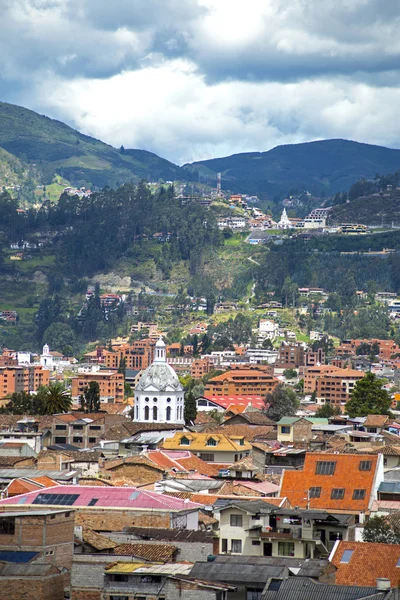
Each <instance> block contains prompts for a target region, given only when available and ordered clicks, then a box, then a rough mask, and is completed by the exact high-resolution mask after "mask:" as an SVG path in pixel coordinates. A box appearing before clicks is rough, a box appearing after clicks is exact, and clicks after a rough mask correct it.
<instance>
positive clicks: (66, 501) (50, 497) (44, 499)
mask: <svg viewBox="0 0 400 600" xmlns="http://www.w3.org/2000/svg"><path fill="white" fill-rule="evenodd" d="M78 498H79V494H38V495H37V496H36V498H35V499H34V501H33V502H32V504H46V505H52V504H53V505H57V506H72V504H73V503H74V502H75V500H77V499H78Z"/></svg>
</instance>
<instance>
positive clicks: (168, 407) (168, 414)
mask: <svg viewBox="0 0 400 600" xmlns="http://www.w3.org/2000/svg"><path fill="white" fill-rule="evenodd" d="M167 402H168V400H167ZM166 419H167V421H170V420H171V407H170V406H167V411H166Z"/></svg>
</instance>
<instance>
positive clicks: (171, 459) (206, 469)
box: [147, 450, 220, 476]
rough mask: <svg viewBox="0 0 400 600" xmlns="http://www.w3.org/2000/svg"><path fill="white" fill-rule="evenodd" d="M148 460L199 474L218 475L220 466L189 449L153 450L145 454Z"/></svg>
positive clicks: (159, 465) (166, 466)
mask: <svg viewBox="0 0 400 600" xmlns="http://www.w3.org/2000/svg"><path fill="white" fill-rule="evenodd" d="M147 457H148V459H149V460H150V461H152V462H153V463H155V464H156V465H157V466H158V467H163V468H165V469H168V470H172V469H178V470H179V471H196V472H197V473H200V475H207V476H212V475H218V474H219V471H220V467H219V466H218V465H212V464H209V463H206V462H205V461H204V460H202V459H201V458H199V457H198V456H196V455H195V454H193V453H192V452H190V451H189V450H183V451H181V450H178V451H174V450H162V451H161V450H154V451H151V452H149V453H148V454H147Z"/></svg>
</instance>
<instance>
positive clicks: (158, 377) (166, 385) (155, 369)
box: [136, 338, 183, 392]
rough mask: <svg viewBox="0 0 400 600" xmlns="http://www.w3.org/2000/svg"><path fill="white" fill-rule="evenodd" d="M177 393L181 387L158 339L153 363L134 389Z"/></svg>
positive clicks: (160, 340)
mask: <svg viewBox="0 0 400 600" xmlns="http://www.w3.org/2000/svg"><path fill="white" fill-rule="evenodd" d="M148 389H151V391H159V392H163V391H167V390H171V391H177V392H181V391H182V390H183V387H182V385H181V383H180V381H179V379H178V375H177V374H176V373H175V371H174V369H173V368H172V367H171V366H170V365H169V364H168V363H167V361H166V357H165V344H164V342H163V340H162V339H161V338H160V339H159V340H158V342H157V344H156V348H155V359H154V362H153V363H152V364H151V365H150V366H148V367H147V369H146V370H145V372H144V373H143V375H142V376H141V378H140V379H139V383H138V385H137V387H136V391H138V392H145V391H146V390H148Z"/></svg>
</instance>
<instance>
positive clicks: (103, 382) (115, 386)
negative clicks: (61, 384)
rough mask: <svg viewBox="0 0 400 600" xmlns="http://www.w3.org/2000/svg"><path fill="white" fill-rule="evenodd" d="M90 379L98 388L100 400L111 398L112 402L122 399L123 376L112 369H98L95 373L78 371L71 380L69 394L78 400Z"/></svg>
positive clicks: (121, 400)
mask: <svg viewBox="0 0 400 600" xmlns="http://www.w3.org/2000/svg"><path fill="white" fill-rule="evenodd" d="M91 381H96V382H97V383H98V384H99V388H100V400H102V401H103V402H107V401H108V400H109V399H110V398H113V400H114V402H123V401H124V376H123V374H122V373H116V372H114V371H98V372H97V373H80V374H79V375H78V376H77V377H73V378H72V380H71V384H72V389H71V396H72V398H73V399H74V400H78V398H79V396H81V395H82V394H84V392H85V388H86V387H88V386H89V384H90V382H91Z"/></svg>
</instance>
